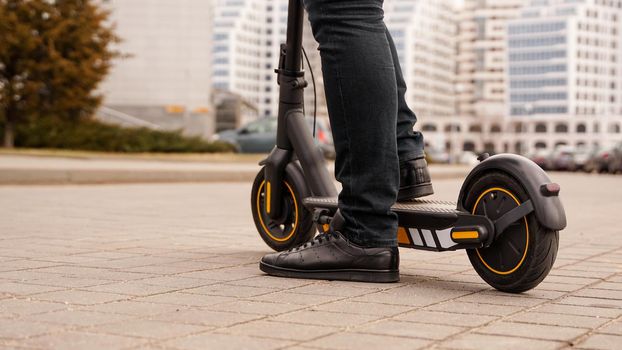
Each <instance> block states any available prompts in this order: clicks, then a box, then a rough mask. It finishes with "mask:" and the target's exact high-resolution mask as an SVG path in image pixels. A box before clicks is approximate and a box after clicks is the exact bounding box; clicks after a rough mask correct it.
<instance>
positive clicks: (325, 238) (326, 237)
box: [289, 232, 339, 252]
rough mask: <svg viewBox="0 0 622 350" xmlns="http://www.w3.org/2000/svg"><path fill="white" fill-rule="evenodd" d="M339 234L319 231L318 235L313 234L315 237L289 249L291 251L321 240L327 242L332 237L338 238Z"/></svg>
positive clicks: (318, 242) (312, 244) (319, 242)
mask: <svg viewBox="0 0 622 350" xmlns="http://www.w3.org/2000/svg"><path fill="white" fill-rule="evenodd" d="M338 237H339V236H337V234H336V233H334V232H324V233H320V234H319V235H317V236H315V238H313V239H312V240H311V241H309V242H307V243H305V244H303V245H300V246H298V247H296V248H292V249H290V250H289V251H290V252H293V251H299V250H300V249H304V248H307V247H309V246H314V245H315V244H316V243H317V244H321V243H322V242H325V241H326V242H328V241H330V240H331V239H332V238H338Z"/></svg>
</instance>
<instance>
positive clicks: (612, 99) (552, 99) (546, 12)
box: [507, 0, 622, 152]
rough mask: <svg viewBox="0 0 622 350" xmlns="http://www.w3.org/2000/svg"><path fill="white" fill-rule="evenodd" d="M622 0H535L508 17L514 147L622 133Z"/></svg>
mask: <svg viewBox="0 0 622 350" xmlns="http://www.w3.org/2000/svg"><path fill="white" fill-rule="evenodd" d="M621 8H622V1H620V0H615V1H612V0H573V1H567V0H548V1H541V0H532V1H530V3H529V5H528V6H526V7H524V8H523V9H522V11H521V15H520V18H518V19H515V20H511V21H510V22H509V24H508V51H509V52H508V57H509V63H508V79H509V80H508V97H509V101H508V102H509V103H508V105H507V113H508V115H509V116H510V120H511V125H509V128H508V131H509V132H510V135H512V137H511V140H510V141H511V143H512V146H511V147H510V148H511V150H513V151H515V152H524V151H531V150H533V149H536V148H548V149H550V148H553V147H555V146H557V145H566V144H567V145H573V146H580V145H601V146H608V145H610V144H612V143H614V142H615V141H619V140H620V139H621V134H620V128H621V125H622V117H621V116H622V9H621Z"/></svg>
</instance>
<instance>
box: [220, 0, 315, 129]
mask: <svg viewBox="0 0 622 350" xmlns="http://www.w3.org/2000/svg"><path fill="white" fill-rule="evenodd" d="M288 3H289V1H288V0H262V1H256V0H218V1H217V5H216V13H215V14H216V17H215V20H214V37H213V38H214V51H213V52H214V54H213V86H214V87H215V88H218V89H222V90H227V91H231V92H233V93H235V94H239V95H240V96H243V97H244V98H245V99H246V100H248V101H250V102H251V103H254V104H256V105H257V107H258V110H259V115H260V116H264V117H267V116H276V115H277V114H278V101H279V88H278V84H277V75H276V73H275V72H274V70H275V69H276V68H277V67H278V63H279V52H280V45H281V43H285V40H286V31H287V13H288ZM304 30H305V35H304V46H305V48H306V49H307V54H308V55H309V59H310V61H311V65H312V67H313V68H314V69H313V70H314V73H315V74H316V79H317V80H316V83H317V84H318V85H317V87H318V90H317V93H318V116H320V117H322V116H327V112H326V107H325V100H324V91H323V84H322V78H321V65H320V61H319V53H318V52H317V50H316V49H317V44H316V43H315V41H314V39H313V36H312V34H311V28H310V26H309V25H308V23H306V25H305V28H304ZM305 66H306V63H305ZM308 73H309V72H308V69H307V75H306V79H307V80H308V81H309V88H308V89H307V91H306V93H305V97H306V99H305V105H306V106H307V114H308V115H310V114H312V112H313V110H312V106H313V93H312V88H311V75H310V74H308Z"/></svg>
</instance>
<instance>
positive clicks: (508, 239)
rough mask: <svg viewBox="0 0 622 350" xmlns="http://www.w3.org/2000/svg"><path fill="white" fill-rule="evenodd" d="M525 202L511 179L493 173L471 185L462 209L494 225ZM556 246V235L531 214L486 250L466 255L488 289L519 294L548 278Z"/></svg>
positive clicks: (501, 174)
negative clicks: (490, 287)
mask: <svg viewBox="0 0 622 350" xmlns="http://www.w3.org/2000/svg"><path fill="white" fill-rule="evenodd" d="M528 199H529V197H528V195H527V192H526V191H525V190H524V189H523V187H522V186H521V185H520V183H518V182H517V181H516V180H515V179H514V178H512V177H510V176H508V175H506V174H505V173H501V172H492V173H488V174H485V175H484V176H482V177H481V178H479V179H477V180H476V181H475V182H474V183H473V184H472V185H471V187H470V190H469V194H468V195H467V198H466V201H465V208H467V209H468V210H470V211H471V212H472V213H473V214H475V215H485V216H487V217H488V218H490V219H491V220H493V221H495V220H496V219H498V218H500V217H501V216H503V214H505V213H507V212H508V211H510V210H512V209H514V208H516V207H517V206H519V205H520V204H521V203H523V202H525V201H527V200H528ZM558 244H559V233H558V232H557V231H553V230H550V229H547V228H545V227H543V226H541V225H540V223H539V222H538V221H537V220H536V218H535V215H534V214H533V213H531V214H529V215H527V216H525V217H524V218H521V219H519V220H518V221H516V222H515V223H513V224H512V225H510V226H509V227H508V228H507V229H506V230H505V231H504V232H501V233H500V235H499V236H498V237H497V239H496V240H495V241H494V242H493V243H492V244H491V245H490V246H489V247H487V248H480V249H469V250H467V254H468V256H469V260H470V261H471V265H473V268H474V269H475V271H476V272H477V273H478V274H479V275H480V277H481V278H482V279H483V280H484V281H486V282H487V283H488V284H489V285H491V286H492V287H494V288H496V289H498V290H501V291H504V292H510V293H520V292H524V291H527V290H530V289H532V288H534V287H535V286H537V285H538V284H539V283H540V282H542V280H544V278H545V277H546V276H547V275H548V273H549V271H550V270H551V268H552V267H553V263H554V262H555V258H556V256H557V248H558Z"/></svg>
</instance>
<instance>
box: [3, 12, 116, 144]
mask: <svg viewBox="0 0 622 350" xmlns="http://www.w3.org/2000/svg"><path fill="white" fill-rule="evenodd" d="M107 18H108V12H106V11H104V10H102V9H100V8H99V7H97V6H96V5H95V3H94V1H93V0H0V121H4V124H5V128H4V129H5V132H4V146H5V147H13V145H14V131H15V126H16V125H17V124H18V123H21V122H25V121H36V118H42V117H55V118H60V119H64V120H70V121H79V120H80V119H81V118H85V117H89V116H91V115H92V113H93V111H94V110H95V109H96V108H97V106H98V105H99V103H100V101H101V96H99V95H97V94H96V93H95V90H96V88H97V86H98V84H99V83H100V82H101V81H102V79H104V77H105V76H106V74H107V73H108V71H109V69H110V66H111V61H112V59H114V58H115V57H117V56H118V52H116V51H115V50H114V49H112V48H111V46H112V44H114V43H116V42H118V41H119V39H118V37H117V36H116V35H115V34H114V31H113V26H112V25H110V24H108V23H107Z"/></svg>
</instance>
